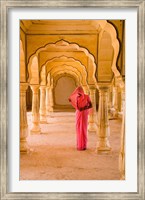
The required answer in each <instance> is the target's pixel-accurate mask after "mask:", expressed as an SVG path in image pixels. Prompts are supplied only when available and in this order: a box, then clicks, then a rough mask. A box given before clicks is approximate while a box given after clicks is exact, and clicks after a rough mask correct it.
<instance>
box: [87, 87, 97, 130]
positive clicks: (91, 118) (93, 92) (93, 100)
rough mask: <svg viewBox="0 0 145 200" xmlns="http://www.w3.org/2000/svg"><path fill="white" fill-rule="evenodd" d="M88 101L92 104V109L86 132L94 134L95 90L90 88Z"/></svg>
mask: <svg viewBox="0 0 145 200" xmlns="http://www.w3.org/2000/svg"><path fill="white" fill-rule="evenodd" d="M90 99H91V102H92V109H91V112H90V114H89V119H88V121H89V125H88V131H90V132H96V130H97V125H96V121H97V119H96V118H97V115H96V88H90Z"/></svg>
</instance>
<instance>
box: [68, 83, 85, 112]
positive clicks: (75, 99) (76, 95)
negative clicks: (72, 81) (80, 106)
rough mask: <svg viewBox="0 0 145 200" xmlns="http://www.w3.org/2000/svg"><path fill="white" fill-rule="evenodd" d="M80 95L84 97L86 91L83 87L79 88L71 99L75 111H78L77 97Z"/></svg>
mask: <svg viewBox="0 0 145 200" xmlns="http://www.w3.org/2000/svg"><path fill="white" fill-rule="evenodd" d="M80 95H82V96H84V90H83V88H82V87H81V86H79V87H77V88H76V89H75V91H74V92H73V93H72V94H71V95H70V97H69V101H70V102H71V104H72V106H73V107H74V108H75V109H77V97H78V96H80Z"/></svg>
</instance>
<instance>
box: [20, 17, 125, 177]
mask: <svg viewBox="0 0 145 200" xmlns="http://www.w3.org/2000/svg"><path fill="white" fill-rule="evenodd" d="M77 86H82V87H83V90H84V92H85V93H86V94H88V95H89V96H90V99H91V102H92V112H90V114H89V119H88V130H87V132H88V133H87V134H88V147H87V149H86V150H85V151H77V149H76V127H75V109H74V108H73V107H72V105H71V104H70V102H69V101H68V97H69V96H70V94H71V93H72V92H73V91H74V90H75V88H76V87H77ZM124 179H125V21H124V20H21V21H20V180H124Z"/></svg>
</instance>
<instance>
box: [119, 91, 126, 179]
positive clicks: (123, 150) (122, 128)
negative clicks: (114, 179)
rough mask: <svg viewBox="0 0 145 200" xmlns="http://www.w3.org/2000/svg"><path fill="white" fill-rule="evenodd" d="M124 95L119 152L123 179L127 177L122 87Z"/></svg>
mask: <svg viewBox="0 0 145 200" xmlns="http://www.w3.org/2000/svg"><path fill="white" fill-rule="evenodd" d="M122 91H123V96H122V101H123V108H122V109H123V116H122V127H121V147H120V153H119V170H120V176H121V178H120V179H121V180H124V179H125V91H124V88H123V89H122Z"/></svg>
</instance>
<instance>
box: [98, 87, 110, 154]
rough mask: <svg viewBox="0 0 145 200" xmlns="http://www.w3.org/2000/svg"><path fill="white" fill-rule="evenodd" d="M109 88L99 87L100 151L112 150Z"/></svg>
mask: <svg viewBox="0 0 145 200" xmlns="http://www.w3.org/2000/svg"><path fill="white" fill-rule="evenodd" d="M108 90H109V87H107V86H102V87H101V86H100V87H99V110H98V124H97V125H98V140H99V141H98V145H97V151H98V152H108V151H110V150H111V147H110V143H109V135H110V127H109V121H108Z"/></svg>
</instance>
